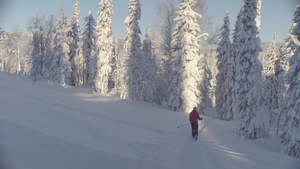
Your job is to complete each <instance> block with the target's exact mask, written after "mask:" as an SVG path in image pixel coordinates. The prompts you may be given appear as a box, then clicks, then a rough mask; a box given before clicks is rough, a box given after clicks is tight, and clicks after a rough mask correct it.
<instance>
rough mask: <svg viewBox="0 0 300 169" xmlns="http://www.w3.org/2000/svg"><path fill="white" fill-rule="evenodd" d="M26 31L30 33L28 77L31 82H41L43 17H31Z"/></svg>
mask: <svg viewBox="0 0 300 169" xmlns="http://www.w3.org/2000/svg"><path fill="white" fill-rule="evenodd" d="M28 29H29V30H30V32H31V33H32V35H33V37H32V44H33V50H32V67H31V71H30V76H31V78H32V80H33V81H38V80H41V79H42V78H43V76H44V71H43V70H44V66H45V54H46V46H45V45H46V28H45V17H38V16H37V17H33V18H31V19H30V20H29V27H28Z"/></svg>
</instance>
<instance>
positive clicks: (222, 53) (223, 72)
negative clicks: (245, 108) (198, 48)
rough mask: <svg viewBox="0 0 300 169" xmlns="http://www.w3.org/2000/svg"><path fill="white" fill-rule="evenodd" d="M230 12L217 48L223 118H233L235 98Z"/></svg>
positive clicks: (218, 106)
mask: <svg viewBox="0 0 300 169" xmlns="http://www.w3.org/2000/svg"><path fill="white" fill-rule="evenodd" d="M228 14H229V13H228V12H227V14H226V16H225V18H224V24H223V27H222V28H221V32H220V34H219V36H220V38H221V40H220V42H219V44H218V48H217V52H218V55H217V59H218V62H217V68H218V70H219V73H218V74H217V77H216V79H217V86H216V93H215V95H216V110H217V112H218V117H219V118H220V119H222V120H228V121H229V120H233V115H234V113H233V110H232V99H233V92H234V91H233V77H232V70H231V69H230V68H231V67H232V66H231V64H233V63H232V61H231V60H230V59H231V41H230V21H229V16H228Z"/></svg>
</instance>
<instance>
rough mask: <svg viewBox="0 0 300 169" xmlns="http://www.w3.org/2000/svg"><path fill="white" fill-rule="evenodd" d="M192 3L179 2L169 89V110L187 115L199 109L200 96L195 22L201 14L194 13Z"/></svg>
mask: <svg viewBox="0 0 300 169" xmlns="http://www.w3.org/2000/svg"><path fill="white" fill-rule="evenodd" d="M194 5H195V1H194V0H182V1H181V3H180V5H179V9H180V10H179V11H178V12H177V14H178V15H177V17H176V18H175V21H176V22H177V25H176V29H175V31H174V34H173V41H172V53H173V58H172V64H173V65H172V68H173V70H172V72H173V73H172V77H171V78H172V80H171V85H170V86H169V90H168V92H169V99H168V107H169V108H170V109H172V110H175V111H183V112H186V113H188V112H190V111H191V110H192V109H193V107H198V105H199V103H200V100H201V97H200V90H199V88H198V86H199V84H200V83H199V81H200V72H199V71H198V62H199V58H200V55H199V47H200V46H199V43H198V39H199V35H200V27H199V24H198V20H199V19H200V18H201V15H200V14H198V13H196V12H195V11H193V6H194Z"/></svg>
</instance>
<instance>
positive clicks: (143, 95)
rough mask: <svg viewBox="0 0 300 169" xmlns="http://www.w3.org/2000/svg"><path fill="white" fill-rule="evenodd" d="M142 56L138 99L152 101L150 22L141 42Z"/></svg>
mask: <svg viewBox="0 0 300 169" xmlns="http://www.w3.org/2000/svg"><path fill="white" fill-rule="evenodd" d="M142 50H143V56H142V58H141V74H142V82H141V84H140V85H141V86H140V88H141V92H140V96H139V97H140V98H139V99H140V100H144V101H148V102H153V101H154V99H155V95H154V94H155V93H156V59H155V58H154V53H153V50H152V38H151V31H150V22H149V24H148V27H147V30H146V35H145V40H144V43H143V48H142Z"/></svg>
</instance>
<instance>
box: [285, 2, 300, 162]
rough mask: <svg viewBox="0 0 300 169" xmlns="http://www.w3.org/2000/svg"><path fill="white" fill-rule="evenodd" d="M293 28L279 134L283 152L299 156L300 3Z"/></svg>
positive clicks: (295, 13)
mask: <svg viewBox="0 0 300 169" xmlns="http://www.w3.org/2000/svg"><path fill="white" fill-rule="evenodd" d="M292 24H294V26H293V29H292V31H291V34H290V36H289V37H290V43H289V45H288V46H290V45H291V49H294V51H293V52H292V55H291V58H290V60H289V63H290V69H289V71H288V73H287V76H286V82H287V83H288V85H289V88H288V91H287V93H286V99H285V104H284V108H283V118H282V124H283V127H284V130H283V133H282V135H281V139H282V142H283V143H284V144H285V147H284V152H285V153H286V154H288V155H290V156H294V157H300V66H299V65H300V5H297V7H296V10H295V12H294V15H293V19H292Z"/></svg>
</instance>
